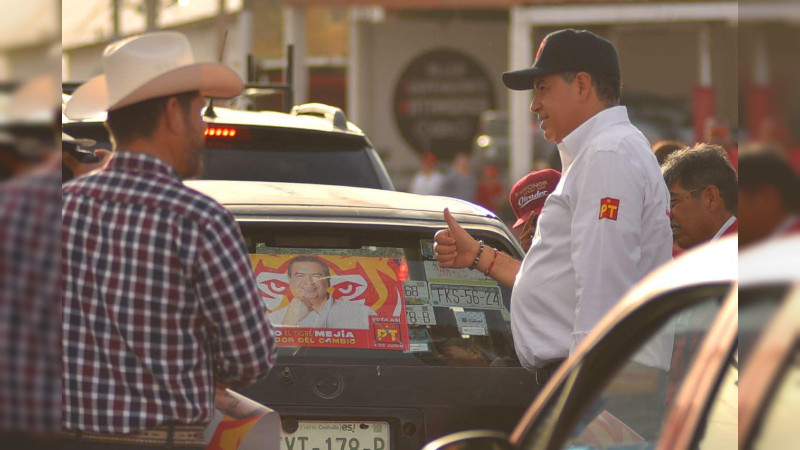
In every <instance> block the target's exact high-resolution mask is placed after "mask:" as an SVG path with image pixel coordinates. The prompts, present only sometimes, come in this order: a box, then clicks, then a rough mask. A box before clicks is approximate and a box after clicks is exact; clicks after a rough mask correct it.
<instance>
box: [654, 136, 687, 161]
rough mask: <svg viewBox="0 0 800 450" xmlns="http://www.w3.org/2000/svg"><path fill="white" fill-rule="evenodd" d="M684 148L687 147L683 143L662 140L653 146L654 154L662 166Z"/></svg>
mask: <svg viewBox="0 0 800 450" xmlns="http://www.w3.org/2000/svg"><path fill="white" fill-rule="evenodd" d="M682 148H686V145H684V143H683V142H680V141H672V140H668V139H662V140H660V141H658V142H656V143H655V144H653V154H654V155H656V160H657V161H658V165H659V166H660V165H662V164H664V161H666V159H667V157H668V156H669V155H671V154H673V153H675V152H676V151H678V150H680V149H682Z"/></svg>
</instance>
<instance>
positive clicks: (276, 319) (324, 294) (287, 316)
mask: <svg viewBox="0 0 800 450" xmlns="http://www.w3.org/2000/svg"><path fill="white" fill-rule="evenodd" d="M288 272H289V285H290V286H291V288H292V292H293V293H294V298H293V299H292V301H291V302H290V303H289V306H287V307H286V308H283V309H279V310H278V311H275V312H274V313H271V314H270V315H269V319H270V321H272V323H274V324H275V325H277V326H281V325H282V326H293V327H303V328H345V329H355V330H366V329H368V328H369V317H370V316H376V315H377V313H376V312H375V311H374V310H373V309H372V308H370V307H369V306H365V305H362V304H359V303H354V302H349V301H346V300H334V299H333V298H332V297H331V296H330V294H328V288H329V287H330V285H331V284H330V278H331V271H330V268H328V265H327V264H325V262H324V261H322V260H321V259H319V258H317V257H315V256H306V255H303V256H297V257H295V258H294V259H293V260H292V261H290V262H289V268H288Z"/></svg>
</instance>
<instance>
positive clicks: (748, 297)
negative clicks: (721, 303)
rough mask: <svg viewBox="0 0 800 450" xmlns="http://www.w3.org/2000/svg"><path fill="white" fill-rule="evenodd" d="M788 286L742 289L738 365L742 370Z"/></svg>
mask: <svg viewBox="0 0 800 450" xmlns="http://www.w3.org/2000/svg"><path fill="white" fill-rule="evenodd" d="M787 290H788V286H785V285H783V286H764V287H759V288H751V289H742V290H741V292H740V294H739V333H738V340H739V364H740V365H741V366H742V370H744V368H745V367H746V364H747V362H748V361H749V358H748V357H749V356H750V352H751V351H752V349H753V346H754V345H755V344H756V342H758V338H759V337H760V336H761V334H762V333H763V331H764V328H765V327H766V326H767V323H768V322H769V320H770V319H771V318H772V316H773V315H774V314H775V311H776V310H777V309H778V307H779V306H780V305H781V301H782V299H783V298H784V297H785V296H786V292H787Z"/></svg>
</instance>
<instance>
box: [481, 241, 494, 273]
mask: <svg viewBox="0 0 800 450" xmlns="http://www.w3.org/2000/svg"><path fill="white" fill-rule="evenodd" d="M492 250H494V258H492V262H490V263H489V268H488V269H486V272H483V274H484V275H486V276H487V277H488V276H489V273H491V271H492V267H494V262H495V261H497V249H496V248H492Z"/></svg>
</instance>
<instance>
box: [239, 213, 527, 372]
mask: <svg viewBox="0 0 800 450" xmlns="http://www.w3.org/2000/svg"><path fill="white" fill-rule="evenodd" d="M242 229H243V233H244V235H245V239H246V241H247V243H248V249H249V252H250V259H251V262H252V264H253V267H254V270H255V272H256V279H257V281H258V286H259V290H260V293H261V296H262V299H264V302H265V303H266V305H267V309H268V311H269V317H270V320H271V321H272V323H273V325H274V326H275V327H276V328H277V330H278V336H279V337H278V345H279V347H280V348H279V355H280V356H281V358H282V360H283V362H284V363H288V362H290V361H291V362H294V363H300V362H309V363H313V362H319V361H320V360H329V359H331V358H335V359H336V360H337V363H342V364H363V363H364V362H365V361H367V360H369V363H370V364H373V363H375V361H376V360H377V361H383V362H384V363H386V364H397V365H439V366H472V367H475V366H519V363H518V361H517V359H516V356H515V353H514V348H513V343H512V340H511V329H510V326H509V305H510V303H509V301H510V292H509V291H508V290H507V289H504V288H501V287H500V286H499V285H498V284H497V282H496V281H494V280H492V279H491V278H487V277H485V276H484V275H483V274H481V273H480V272H477V271H470V270H469V269H458V270H452V269H442V268H440V267H439V266H438V264H437V263H436V261H435V260H434V258H433V250H432V240H431V239H430V236H431V234H430V233H427V232H426V233H413V232H409V233H398V232H397V231H388V230H387V231H386V232H385V233H382V232H380V231H375V230H372V231H369V232H363V231H359V230H341V231H339V232H338V233H330V234H329V233H328V232H323V233H322V234H321V233H320V230H319V229H317V231H316V232H315V233H313V234H311V233H308V232H306V233H303V232H302V231H301V230H295V231H294V233H287V232H286V231H285V228H284V229H283V230H284V231H277V230H276V231H270V230H269V229H268V228H265V227H261V226H259V225H256V224H243V227H242ZM487 242H488V241H487ZM492 245H495V246H498V247H499V248H501V249H503V248H504V246H503V245H501V243H500V242H493V243H492ZM506 250H507V249H506Z"/></svg>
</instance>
